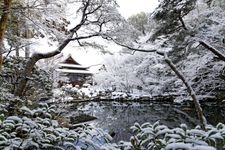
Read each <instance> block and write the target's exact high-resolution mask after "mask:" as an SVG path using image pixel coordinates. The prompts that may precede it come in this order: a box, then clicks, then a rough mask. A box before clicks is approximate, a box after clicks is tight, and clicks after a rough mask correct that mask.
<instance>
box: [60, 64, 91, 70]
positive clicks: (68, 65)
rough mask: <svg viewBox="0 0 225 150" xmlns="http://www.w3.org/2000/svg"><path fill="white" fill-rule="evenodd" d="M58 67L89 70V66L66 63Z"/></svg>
mask: <svg viewBox="0 0 225 150" xmlns="http://www.w3.org/2000/svg"><path fill="white" fill-rule="evenodd" d="M58 66H59V67H71V68H83V69H87V68H89V67H87V66H81V65H73V64H66V63H59V64H58Z"/></svg>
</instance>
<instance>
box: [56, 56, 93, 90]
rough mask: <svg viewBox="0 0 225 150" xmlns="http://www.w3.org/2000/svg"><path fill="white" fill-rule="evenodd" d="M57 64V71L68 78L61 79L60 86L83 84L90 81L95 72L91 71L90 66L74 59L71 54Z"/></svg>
mask: <svg viewBox="0 0 225 150" xmlns="http://www.w3.org/2000/svg"><path fill="white" fill-rule="evenodd" d="M57 66H58V67H57V69H56V71H57V72H58V73H59V76H60V77H61V79H63V77H65V78H67V80H60V79H59V81H58V83H59V86H62V85H64V84H72V85H73V86H75V85H79V86H82V85H83V84H84V83H86V82H87V81H90V80H91V78H92V75H93V73H92V72H91V71H89V67H87V66H82V65H81V64H80V63H78V62H77V61H76V60H74V59H73V57H72V56H71V55H69V56H68V57H67V58H66V59H65V60H64V61H62V62H60V63H58V65H57Z"/></svg>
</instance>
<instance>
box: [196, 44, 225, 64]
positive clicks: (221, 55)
mask: <svg viewBox="0 0 225 150" xmlns="http://www.w3.org/2000/svg"><path fill="white" fill-rule="evenodd" d="M199 43H200V44H201V45H202V46H204V47H205V48H207V49H208V50H210V51H211V52H212V53H213V54H215V55H216V56H218V57H219V59H221V60H222V61H225V55H224V54H223V53H221V52H220V51H219V50H217V49H216V48H214V47H213V46H211V45H209V44H207V43H206V42H204V41H199Z"/></svg>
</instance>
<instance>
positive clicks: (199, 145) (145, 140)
mask: <svg viewBox="0 0 225 150" xmlns="http://www.w3.org/2000/svg"><path fill="white" fill-rule="evenodd" d="M131 129H132V130H133V132H134V133H135V135H134V136H132V137H131V140H130V141H131V144H132V147H133V148H134V149H137V150H141V149H151V150H159V149H166V150H170V149H173V150H174V149H207V150H215V148H222V147H223V148H224V147H225V125H224V124H222V123H219V124H218V125H217V126H216V127H213V126H211V125H208V126H207V127H206V130H205V131H204V130H201V128H200V127H199V126H197V127H196V128H195V129H188V128H187V126H186V125H185V124H181V125H180V127H178V128H174V129H169V128H168V127H167V126H165V125H160V124H159V122H156V123H154V124H150V123H144V124H142V125H139V124H138V123H135V124H134V126H132V127H131Z"/></svg>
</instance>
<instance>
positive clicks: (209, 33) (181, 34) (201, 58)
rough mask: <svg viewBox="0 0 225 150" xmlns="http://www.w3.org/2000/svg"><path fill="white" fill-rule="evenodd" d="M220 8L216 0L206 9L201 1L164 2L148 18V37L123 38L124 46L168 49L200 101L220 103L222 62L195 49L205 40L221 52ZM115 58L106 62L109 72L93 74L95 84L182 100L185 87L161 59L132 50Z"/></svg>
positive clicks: (222, 23) (153, 54)
mask: <svg viewBox="0 0 225 150" xmlns="http://www.w3.org/2000/svg"><path fill="white" fill-rule="evenodd" d="M216 4H217V5H216ZM219 4H220V5H219ZM221 5H222V2H221V1H219V0H215V1H213V2H212V4H211V5H210V7H208V5H207V3H206V2H204V1H191V0H189V1H177V0H173V1H162V3H161V4H160V5H159V7H158V8H157V9H156V11H155V12H154V13H152V14H150V15H149V23H148V24H149V28H150V27H151V29H146V31H147V33H146V36H139V37H138V38H136V39H135V40H132V38H133V37H132V38H130V39H129V37H126V41H125V42H124V43H125V44H126V43H129V42H130V43H132V44H126V45H133V48H137V49H145V50H152V51H154V50H157V51H164V49H169V51H167V52H168V55H169V58H170V59H171V60H172V61H173V63H175V65H176V66H177V68H178V70H180V71H181V72H183V74H184V76H185V78H187V80H188V81H189V82H190V83H191V85H192V87H193V88H194V90H195V91H196V93H197V95H198V97H199V98H200V97H201V98H203V97H205V98H207V97H208V98H209V97H211V98H212V97H217V98H219V99H220V100H222V98H221V97H218V94H217V92H219V93H220V92H224V88H223V87H224V84H225V82H224V73H223V69H224V62H222V61H221V60H219V59H217V57H215V55H214V54H213V53H211V52H210V51H208V50H207V49H205V48H204V47H202V46H201V45H199V41H200V40H203V41H207V42H208V43H211V44H212V45H213V46H214V47H215V48H217V49H218V50H221V52H222V53H224V51H223V50H224V42H223V41H224V33H225V32H224V24H225V22H224V18H225V13H224V11H223V8H222V6H221ZM174 14H175V15H174ZM152 22H155V23H154V24H155V26H152V25H151V24H152ZM116 57H118V56H117V55H115V58H114V59H112V58H110V59H107V60H106V62H105V66H106V68H107V70H102V71H101V72H100V73H99V74H96V75H95V80H96V82H97V84H98V85H99V86H101V87H103V88H106V87H107V88H111V89H114V90H117V91H126V92H130V91H132V90H134V89H135V90H138V89H142V90H143V91H145V92H147V93H149V94H151V95H163V94H171V95H176V96H179V97H177V100H184V99H185V97H186V95H187V94H186V93H185V89H186V88H185V87H184V85H183V84H182V82H181V81H180V80H179V79H178V78H177V77H176V75H175V74H174V73H173V72H172V71H171V69H170V68H169V67H168V66H167V65H166V64H165V62H164V61H163V58H162V57H161V56H158V55H157V54H155V53H143V54H139V53H138V52H136V53H134V55H130V56H129V55H125V54H124V55H121V56H120V57H118V59H116ZM137 87H138V88H137ZM186 98H187V97H186Z"/></svg>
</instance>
